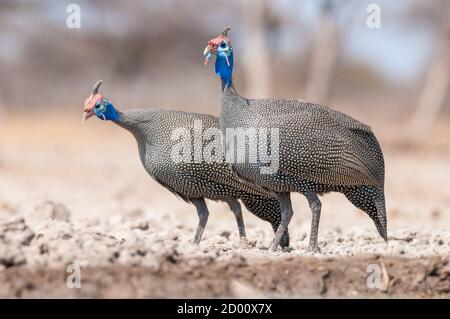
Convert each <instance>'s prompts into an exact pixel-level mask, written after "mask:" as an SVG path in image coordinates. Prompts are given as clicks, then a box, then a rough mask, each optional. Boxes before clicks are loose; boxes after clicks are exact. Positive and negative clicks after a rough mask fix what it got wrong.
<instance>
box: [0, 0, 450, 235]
mask: <svg viewBox="0 0 450 319" xmlns="http://www.w3.org/2000/svg"><path fill="white" fill-rule="evenodd" d="M71 3H76V4H78V5H79V8H80V9H81V11H80V18H81V19H80V21H81V27H80V28H69V27H68V26H67V19H68V17H69V16H70V14H71V13H70V12H69V13H68V12H67V8H68V5H69V4H71ZM373 4H375V5H376V6H373ZM377 13H379V18H380V19H376V17H375V20H374V15H375V16H376V15H377ZM227 25H230V26H231V27H232V30H231V32H230V37H231V39H232V41H233V47H234V52H235V84H236V86H237V88H238V90H239V92H240V93H241V94H242V95H243V96H246V97H264V96H267V97H269V96H274V97H290V98H298V99H305V100H310V101H313V102H320V103H325V104H327V105H330V106H332V107H333V108H335V109H337V110H340V111H343V112H345V113H348V114H350V115H351V116H354V117H356V118H358V119H360V120H362V121H363V122H365V123H367V124H369V125H370V126H371V127H372V128H373V130H374V132H375V133H376V135H377V136H378V138H379V139H380V142H381V145H382V147H383V149H384V152H385V157H386V170H387V173H386V174H387V177H386V188H387V202H388V203H387V204H388V211H389V214H390V220H391V221H393V223H392V225H394V227H395V226H396V225H397V226H398V227H404V226H405V224H408V223H415V224H416V225H418V226H423V225H424V224H427V225H438V226H444V227H445V226H447V227H448V226H449V225H450V217H449V206H450V194H449V190H448V179H449V177H450V167H449V165H450V164H449V160H450V147H449V146H450V143H449V136H450V125H449V124H450V94H449V87H450V85H449V83H450V73H449V70H450V2H449V1H445V0H433V1H420V0H399V1H389V0H376V1H375V0H371V1H359V0H334V1H333V0H305V1H297V0H280V1H269V0H259V1H257V0H247V1H237V0H223V1H218V0H214V1H198V0H191V1H182V0H165V1H143V0H136V1H132V2H125V1H118V0H108V1H106V0H102V1H100V0H96V1H94V0H92V1H82V0H77V1H73V0H71V1H65V0H61V1H45V0H41V1H30V0H29V1H23V0H0V110H1V111H0V118H1V120H0V121H2V122H1V126H0V143H1V144H0V145H1V146H0V147H1V148H0V204H1V205H0V212H2V213H3V214H7V213H8V212H9V213H8V214H14V213H15V212H18V211H21V210H22V208H23V209H26V207H28V206H27V205H31V206H33V205H35V204H36V203H37V202H39V201H40V200H42V199H45V198H46V199H52V200H58V201H61V202H64V203H65V204H66V205H67V206H69V208H71V209H72V210H73V211H77V212H85V213H84V214H87V215H89V214H90V212H92V211H93V210H92V209H93V208H92V207H93V206H94V205H97V206H96V207H97V208H98V210H100V211H103V212H105V213H108V214H112V213H111V211H117V212H119V213H120V212H122V213H123V210H124V209H125V210H129V211H133V212H138V211H139V210H141V211H142V210H144V211H146V209H147V208H148V209H149V210H150V209H155V208H156V209H159V210H166V211H168V210H169V208H170V209H172V208H173V207H169V208H168V207H167V206H168V205H167V203H168V202H167V200H168V198H170V199H171V200H172V199H173V197H172V196H171V194H170V193H168V192H167V191H165V190H163V189H162V188H158V187H159V186H157V185H156V184H154V183H152V182H151V181H150V179H149V178H148V177H147V176H146V174H145V172H144V171H143V170H142V167H141V165H140V163H139V159H138V156H137V152H136V146H135V143H134V142H133V140H132V138H131V136H130V135H128V134H127V133H126V132H123V131H122V130H120V129H118V128H113V127H111V125H109V124H110V123H108V125H107V124H106V123H102V122H100V121H96V120H95V119H93V120H90V121H89V122H88V125H85V126H84V127H82V126H81V115H82V112H81V108H82V102H83V100H84V98H86V97H87V96H88V95H89V93H90V90H91V88H92V85H93V84H94V83H95V81H97V80H99V79H102V80H104V85H103V87H102V89H101V90H102V92H103V93H104V94H105V95H106V96H107V97H108V98H110V99H111V100H112V102H113V103H114V104H115V105H116V106H117V107H118V108H119V109H127V108H136V107H140V108H141V107H156V106H157V107H162V108H169V109H177V110H184V111H195V112H204V113H210V114H218V106H217V98H218V94H219V87H220V85H219V79H217V78H216V77H215V75H214V73H213V67H212V66H211V65H210V66H208V67H204V66H203V60H204V57H203V55H202V53H203V49H204V47H205V46H206V44H207V41H208V40H209V39H211V38H212V37H216V36H217V35H218V34H219V33H220V32H221V31H222V30H223V28H224V26H227ZM111 170H114V172H115V174H110V172H111ZM150 185H151V186H150ZM155 189H157V190H160V191H161V194H163V195H161V196H160V195H155V194H159V193H157V192H155V191H154V190H155ZM137 194H138V195H137ZM139 194H140V195H139ZM139 196H140V197H139ZM330 196H334V195H330ZM137 197H139V198H140V200H141V201H139V200H138V199H137ZM296 198H297V199H296V200H297V202H298V203H297V205H304V206H305V207H304V209H302V211H303V212H307V211H308V210H307V206H306V202H304V200H303V199H301V198H300V197H296ZM173 202H175V201H173ZM300 202H301V204H300ZM324 202H325V203H326V201H324ZM335 202H336V203H339V204H338V205H337V206H336V205H333V206H329V208H328V210H331V209H330V207H334V208H336V210H337V211H339V210H340V208H339V207H341V206H342V210H344V209H353V210H355V209H354V208H351V206H348V203H346V202H345V200H343V199H341V198H340V199H339V201H337V200H336V201H335ZM118 203H119V205H117V204H118ZM158 203H160V205H159V206H158ZM331 203H333V201H331ZM173 205H180V206H179V209H180V210H181V209H184V210H187V209H191V210H192V211H194V210H193V208H187V206H186V205H184V204H183V203H181V204H173ZM214 205H219V204H214ZM325 205H326V204H325ZM325 205H324V210H327V208H326V206H325ZM339 205H341V206H339ZM346 205H347V206H346ZM172 210H173V209H172ZM337 213H338V212H336V214H337ZM330 214H332V212H330ZM342 216H347V217H348V216H350V214H345V215H342ZM355 216H356V215H355ZM357 216H359V217H360V218H361V220H360V222H361V223H363V224H364V225H365V224H367V223H368V219H366V217H365V216H363V215H362V213H361V216H360V215H357ZM359 217H358V218H359ZM188 218H189V220H190V221H191V222H192V223H193V220H191V219H192V218H193V216H192V215H190V214H189V216H188ZM227 218H228V217H227ZM229 218H230V220H231V222H232V219H231V218H232V217H231V216H230V217H229ZM301 218H302V222H303V221H308V222H309V218H310V216H309V214H308V215H305V214H303V215H302V216H301ZM349 218H350V217H349ZM323 220H324V223H325V225H326V223H327V222H328V223H330V224H333V223H334V224H333V225H341V224H342V225H343V226H345V225H346V224H347V223H348V219H345V218H344V219H340V218H339V219H335V220H332V219H326V218H324V219H323ZM299 222H300V221H299ZM325 227H326V226H325Z"/></svg>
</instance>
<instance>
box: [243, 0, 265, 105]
mask: <svg viewBox="0 0 450 319" xmlns="http://www.w3.org/2000/svg"><path fill="white" fill-rule="evenodd" d="M268 5H269V4H268V2H267V1H266V0H246V1H242V25H243V31H244V54H243V56H244V59H243V61H244V62H243V65H242V66H243V70H244V74H245V80H246V83H247V92H246V94H247V95H248V96H249V97H267V96H270V93H271V72H270V58H269V50H268V48H267V41H266V34H265V31H266V30H265V22H264V21H265V16H266V12H267V11H266V10H267V8H268Z"/></svg>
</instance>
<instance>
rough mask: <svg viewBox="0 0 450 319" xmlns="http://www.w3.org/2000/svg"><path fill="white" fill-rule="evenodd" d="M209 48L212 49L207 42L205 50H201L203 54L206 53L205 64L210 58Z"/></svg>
mask: <svg viewBox="0 0 450 319" xmlns="http://www.w3.org/2000/svg"><path fill="white" fill-rule="evenodd" d="M211 49H212V48H211V46H210V45H209V44H208V46H207V47H206V48H205V51H203V55H206V58H205V65H208V62H209V60H210V59H211V56H212V53H211Z"/></svg>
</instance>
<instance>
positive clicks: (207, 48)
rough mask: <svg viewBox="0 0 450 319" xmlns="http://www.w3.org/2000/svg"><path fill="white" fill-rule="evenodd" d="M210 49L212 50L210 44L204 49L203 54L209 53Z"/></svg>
mask: <svg viewBox="0 0 450 319" xmlns="http://www.w3.org/2000/svg"><path fill="white" fill-rule="evenodd" d="M210 51H211V46H210V45H209V44H208V45H207V46H206V48H205V50H204V51H203V55H207V54H208V53H209V52H210Z"/></svg>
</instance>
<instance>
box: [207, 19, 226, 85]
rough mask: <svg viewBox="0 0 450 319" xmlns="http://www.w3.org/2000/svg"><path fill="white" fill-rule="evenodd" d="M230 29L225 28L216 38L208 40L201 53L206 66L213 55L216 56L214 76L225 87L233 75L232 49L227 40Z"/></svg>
mask: <svg viewBox="0 0 450 319" xmlns="http://www.w3.org/2000/svg"><path fill="white" fill-rule="evenodd" d="M230 29H231V28H230V27H226V28H225V30H224V31H223V32H222V33H221V34H220V35H219V36H218V37H217V38H214V39H211V40H209V42H208V45H207V46H206V48H205V51H204V52H203V54H204V55H205V56H206V58H205V65H207V64H208V62H209V60H210V59H211V57H212V56H213V55H216V64H215V71H216V75H217V76H218V77H220V78H221V79H222V83H223V84H224V85H226V86H230V85H231V83H232V75H233V48H232V47H231V41H230V39H229V38H228V31H230Z"/></svg>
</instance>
